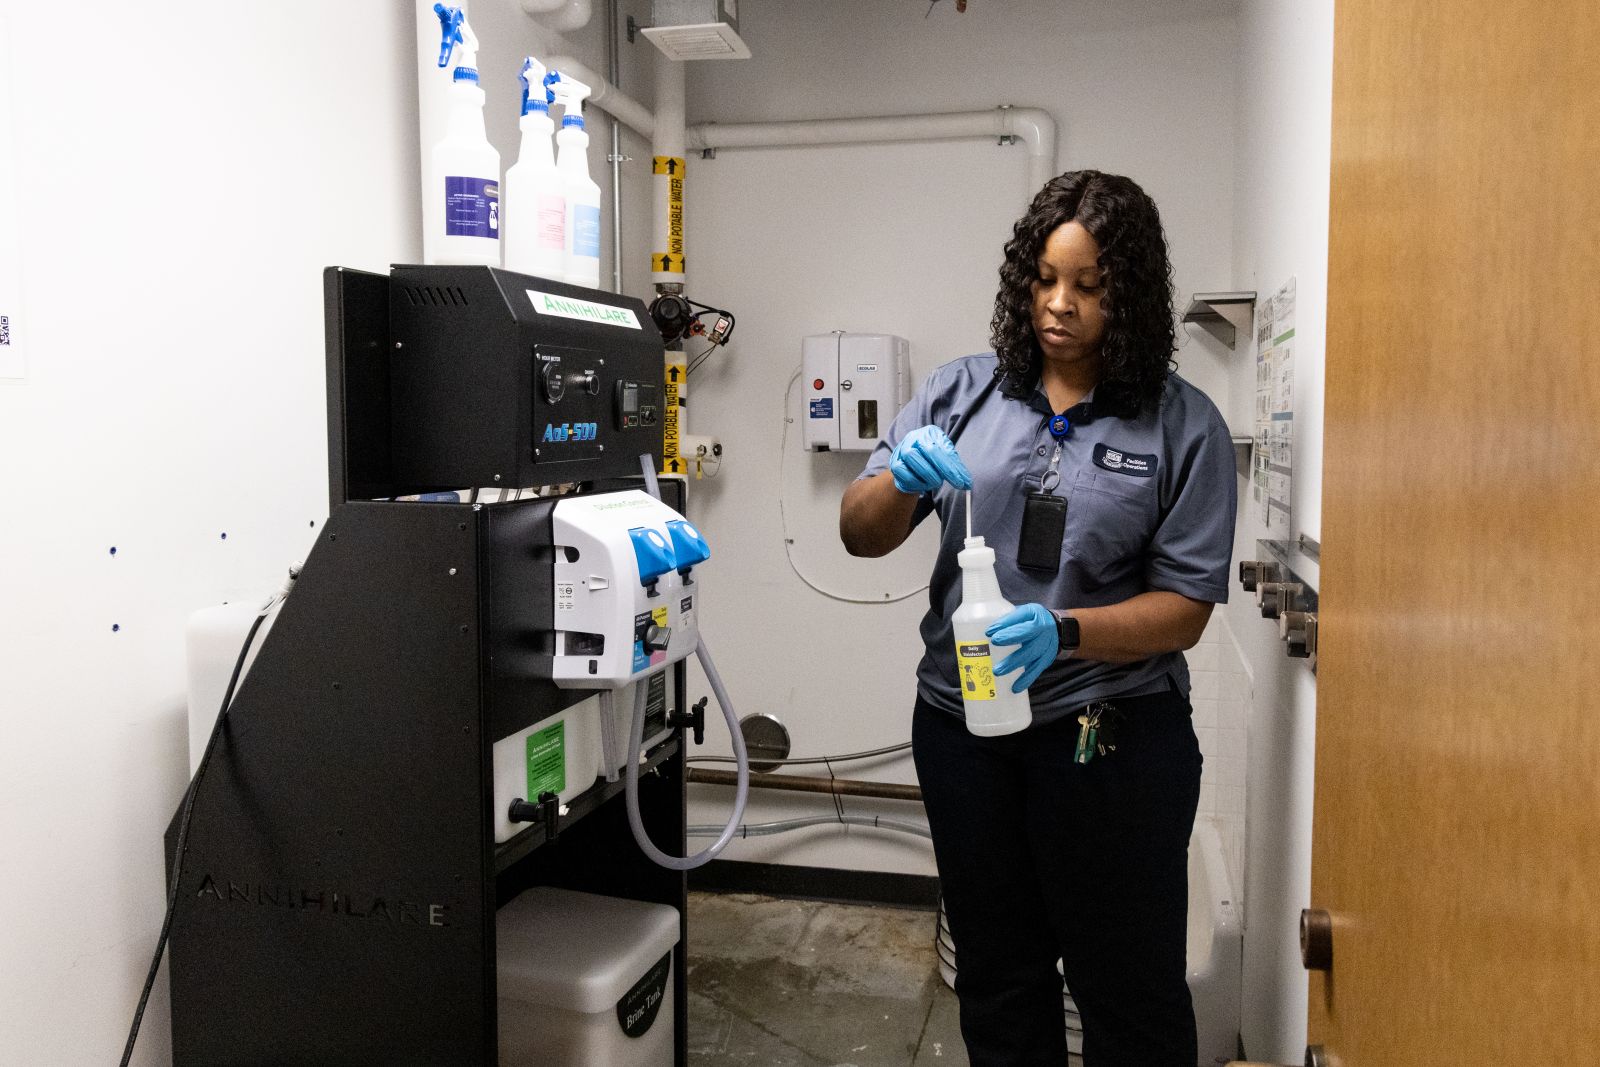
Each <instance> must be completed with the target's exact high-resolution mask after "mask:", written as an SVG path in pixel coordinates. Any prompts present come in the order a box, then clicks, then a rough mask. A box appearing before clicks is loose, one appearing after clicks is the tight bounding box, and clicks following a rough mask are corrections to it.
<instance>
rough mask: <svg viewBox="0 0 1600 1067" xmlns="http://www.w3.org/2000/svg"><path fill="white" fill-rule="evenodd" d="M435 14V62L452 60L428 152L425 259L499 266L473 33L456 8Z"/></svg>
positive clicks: (494, 156)
mask: <svg viewBox="0 0 1600 1067" xmlns="http://www.w3.org/2000/svg"><path fill="white" fill-rule="evenodd" d="M433 11H434V14H436V15H438V16H439V30H440V41H439V66H440V67H449V66H450V64H451V62H452V60H454V63H455V67H454V69H453V70H452V72H451V82H450V90H449V112H448V116H447V118H446V122H445V134H444V137H443V139H441V140H440V141H439V143H438V144H436V145H434V146H433V152H432V155H431V156H430V157H429V168H428V188H427V189H426V190H425V192H424V195H425V196H428V197H439V198H441V200H442V203H443V211H442V212H441V213H439V215H438V216H437V218H438V222H437V223H436V224H435V225H437V229H436V230H435V229H433V227H432V226H430V231H431V232H429V233H427V234H425V235H424V241H423V244H424V258H425V259H426V260H427V261H428V262H430V263H476V264H487V265H489V266H495V267H498V266H499V265H500V153H498V152H496V151H495V150H494V146H493V145H491V144H490V143H489V138H488V135H487V133H485V131H484V126H483V101H484V96H483V90H482V89H481V88H480V87H479V85H478V71H477V67H476V63H477V54H478V37H477V35H476V34H474V33H473V32H472V27H471V26H470V25H469V24H468V23H467V17H466V12H464V11H463V10H462V9H461V8H459V7H446V6H445V5H444V4H442V3H436V4H434V5H433Z"/></svg>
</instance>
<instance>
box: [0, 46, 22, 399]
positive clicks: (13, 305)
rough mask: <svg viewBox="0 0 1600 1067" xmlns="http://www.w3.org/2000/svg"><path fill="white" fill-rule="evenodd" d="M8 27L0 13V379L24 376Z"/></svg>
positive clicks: (14, 131)
mask: <svg viewBox="0 0 1600 1067" xmlns="http://www.w3.org/2000/svg"><path fill="white" fill-rule="evenodd" d="M10 30H11V27H10V26H9V25H7V23H6V20H5V17H4V16H0V380H13V381H22V380H25V379H26V378H27V376H28V363H27V359H26V357H25V356H24V354H23V350H22V341H23V336H24V334H23V315H22V254H21V251H20V250H19V248H18V246H19V245H20V244H21V243H22V234H21V231H20V230H19V229H18V227H17V186H16V174H17V160H18V157H19V156H20V155H21V153H20V152H18V151H17V127H16V123H15V122H14V121H13V118H12V106H11V101H12V95H11V70H12V68H13V64H12V63H11V62H10V57H9V56H8V55H7V54H6V49H7V48H8V47H9V42H10V40H11V32H10Z"/></svg>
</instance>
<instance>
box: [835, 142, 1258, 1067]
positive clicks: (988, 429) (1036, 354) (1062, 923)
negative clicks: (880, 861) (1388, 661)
mask: <svg viewBox="0 0 1600 1067" xmlns="http://www.w3.org/2000/svg"><path fill="white" fill-rule="evenodd" d="M1170 276H1171V268H1170V265H1169V263H1168V259H1167V248H1166V239H1165V237H1164V236H1163V234H1162V231H1161V222H1160V218H1159V216H1158V215H1157V212H1156V207H1155V204H1154V203H1153V202H1152V201H1151V200H1150V198H1149V197H1148V196H1147V195H1145V193H1144V191H1143V190H1141V189H1140V188H1139V187H1138V186H1137V185H1135V184H1134V183H1133V182H1132V181H1130V180H1129V179H1127V178H1123V177H1118V176H1115V175H1109V174H1101V173H1099V172H1096V171H1090V170H1083V171H1073V172H1071V173H1068V174H1063V175H1062V176H1060V177H1059V178H1056V179H1054V180H1053V181H1051V182H1050V183H1049V184H1048V185H1046V186H1045V187H1044V189H1043V190H1042V191H1041V192H1040V193H1039V195H1038V196H1037V197H1035V198H1034V201H1033V203H1032V205H1031V206H1030V207H1029V209H1028V212H1027V214H1026V215H1024V216H1023V217H1022V219H1021V220H1019V221H1018V222H1017V224H1016V226H1015V228H1014V231H1013V234H1012V239H1011V241H1010V242H1009V243H1007V245H1006V247H1005V263H1004V265H1002V267H1001V268H1000V291H999V295H998V296H996V298H995V310H994V319H993V322H992V324H991V325H992V329H993V334H992V338H991V340H992V343H993V344H994V346H995V352H994V353H993V354H992V355H980V356H969V357H966V358H964V359H958V360H955V361H954V362H952V363H948V364H946V365H945V366H943V367H940V368H939V369H938V370H936V371H935V372H934V373H933V374H932V375H931V376H930V377H929V378H928V380H927V381H926V382H924V383H923V385H922V387H921V389H920V390H918V392H917V395H916V396H915V397H914V398H913V399H912V401H911V403H910V404H909V405H907V407H906V408H905V409H904V410H903V411H902V412H901V413H900V414H899V416H898V417H897V418H896V419H895V422H894V425H893V426H892V427H891V428H890V430H889V433H888V436H886V437H885V438H884V440H883V441H882V442H880V443H879V445H878V446H877V449H876V450H875V451H874V452H873V454H872V457H871V459H870V461H869V462H868V463H867V467H866V471H865V472H864V473H863V474H862V476H861V478H860V479H859V480H857V481H856V482H855V483H854V484H853V485H851V486H850V488H849V489H848V490H847V491H846V492H845V495H844V501H843V505H842V508H841V511H840V518H839V528H840V534H841V536H842V537H843V539H844V543H845V546H846V547H847V548H848V549H849V551H850V552H851V553H852V554H854V555H859V556H881V555H883V554H885V553H887V552H889V551H891V550H893V549H894V548H896V547H897V546H899V545H900V544H901V543H902V542H904V541H905V539H906V537H907V536H908V535H909V534H910V533H911V530H912V529H913V528H914V527H915V526H916V525H917V523H919V522H921V521H922V520H923V519H924V518H926V517H927V516H928V515H929V514H930V513H933V512H937V513H938V515H939V519H940V522H941V523H942V524H943V528H944V533H943V539H942V543H941V546H940V552H939V560H938V562H937V563H936V564H935V567H934V571H933V577H932V580H931V585H930V590H929V600H930V608H929V611H928V614H927V616H926V617H925V618H924V619H923V622H922V637H923V641H924V644H925V646H926V651H925V653H924V655H923V658H922V662H921V664H920V665H919V666H918V669H917V701H916V709H915V713H914V720H913V726H912V740H913V744H914V756H915V759H916V766H917V775H918V778H919V779H920V780H921V783H922V790H923V798H924V803H925V804H926V807H927V812H928V822H929V826H930V828H931V830H932V832H933V844H934V854H935V858H936V860H937V862H938V865H939V874H940V879H941V882H942V888H943V893H944V899H945V909H946V913H947V917H948V919H949V922H950V931H951V935H952V937H953V940H954V942H955V945H956V954H957V955H956V959H957V977H956V993H957V995H958V997H959V999H960V1002H961V1030H962V1035H963V1037H964V1038H965V1039H966V1043H967V1049H968V1053H969V1055H970V1057H971V1061H972V1063H973V1064H974V1067H990V1065H1000V1064H1008V1065H1009V1064H1017V1065H1021V1064H1028V1065H1035V1064H1051V1065H1055V1064H1064V1063H1065V1062H1066V1043H1065V1033H1064V1021H1063V1015H1062V1002H1061V979H1060V977H1059V976H1058V975H1057V972H1056V961H1057V960H1058V959H1060V960H1062V962H1063V966H1064V968H1065V972H1066V978H1067V984H1068V986H1069V987H1070V989H1071V992H1072V996H1073V999H1074V1000H1075V1002H1076V1003H1077V1006H1078V1010H1079V1012H1080V1013H1081V1015H1082V1018H1083V1028H1084V1063H1085V1065H1086V1067H1108V1065H1112V1064H1128V1065H1138V1067H1166V1065H1170V1067H1193V1065H1194V1063H1195V1060H1196V1049H1195V1029H1194V1012H1193V1008H1192V1006H1191V1004H1190V1000H1189V990H1188V986H1187V984H1186V981H1185V960H1184V949H1185V926H1186V914H1187V907H1188V890H1187V873H1188V869H1187V849H1188V843H1189V834H1190V831H1191V829H1192V828H1193V824H1194V814H1195V806H1196V803H1197V801H1198V798H1199V791H1200V752H1199V746H1198V745H1197V743H1196V741H1195V734H1194V730H1193V728H1192V727H1191V725H1190V721H1189V714H1190V706H1189V699H1188V691H1189V675H1188V669H1187V667H1186V665H1185V663H1184V658H1183V655H1182V650H1183V649H1186V648H1190V647H1192V646H1193V645H1194V643H1195V642H1196V641H1197V640H1198V639H1199V637H1200V634H1201V631H1202V630H1203V629H1204V628H1205V625H1206V621H1207V619H1208V618H1209V617H1210V615H1211V609H1212V605H1213V604H1218V603H1222V602H1224V601H1226V600H1227V595H1228V591H1227V574H1228V565H1229V559H1230V556H1231V553H1232V547H1233V519H1234V507H1235V486H1234V478H1235V472H1234V460H1233V449H1232V446H1231V443H1230V441H1229V437H1228V431H1227V427H1226V426H1225V425H1224V423H1223V421H1222V417H1221V416H1220V415H1219V414H1218V413H1217V410H1216V407H1215V406H1214V405H1213V404H1212V403H1211V402H1210V401H1209V400H1207V399H1206V397H1205V396H1204V395H1203V394H1202V393H1200V392H1199V391H1198V390H1197V389H1195V388H1194V387H1193V386H1191V385H1189V384H1188V383H1187V382H1185V381H1184V380H1183V379H1181V378H1179V377H1178V376H1177V375H1176V374H1174V373H1173V371H1172V362H1171V359H1172V352H1173V349H1174V323H1173V315H1172V293H1171V282H1170ZM957 446H959V449H960V451H959V453H958V452H957ZM969 487H970V488H971V490H972V493H971V501H972V504H971V506H972V509H973V516H972V519H973V532H974V533H978V534H982V535H983V536H984V537H985V538H986V539H987V542H988V544H989V546H990V547H991V548H993V549H994V550H995V555H996V564H995V569H996V573H997V575H998V577H999V581H1000V588H1001V591H1002V592H1003V593H1004V594H1005V596H1006V599H1008V600H1010V601H1011V602H1012V603H1014V604H1019V605H1021V606H1020V607H1018V608H1017V609H1016V610H1015V611H1014V612H1012V613H1010V614H1009V615H1008V616H1006V617H1005V618H1002V619H1001V620H999V621H998V622H997V623H995V624H994V626H993V627H991V628H990V630H989V635H990V637H991V639H992V641H993V642H994V644H996V645H1017V646H1019V647H1018V648H1017V649H1016V650H1015V651H1014V652H1012V653H1011V654H1010V655H1009V656H1008V657H1007V658H1006V659H1005V660H1004V661H1003V662H1001V663H1000V664H999V665H998V666H997V667H996V674H998V675H1015V676H1016V680H1015V682H1014V683H1012V685H1013V689H1014V690H1016V691H1021V690H1022V689H1028V690H1029V697H1030V703H1031V707H1032V724H1031V725H1030V726H1029V727H1028V728H1027V729H1025V730H1022V731H1021V732H1018V733H1013V734H1009V735H1005V736H1001V737H977V736H974V735H973V734H971V733H970V732H969V731H968V730H967V729H966V728H965V725H964V723H963V721H962V702H961V695H960V690H959V688H958V686H957V680H956V668H955V648H954V639H953V637H952V634H951V625H950V617H951V615H952V613H953V612H954V611H955V609H956V608H957V607H958V606H959V604H960V599H961V583H960V572H959V568H958V567H957V565H956V559H955V557H956V552H957V551H958V550H959V549H960V547H961V543H962V539H963V537H964V534H965V527H966V515H965V514H964V512H963V507H964V506H965V503H964V500H965V498H966V496H967V494H966V493H964V492H962V491H961V490H964V489H967V488H969ZM1030 497H1032V498H1034V499H1030ZM1063 500H1064V501H1065V502H1066V506H1065V521H1064V522H1063V521H1062V516H1061V512H1062V510H1063V509H1062V507H1061V502H1062V501H1063ZM1002 684H1004V683H1002ZM1091 713H1094V714H1095V715H1096V718H1097V720H1098V721H1099V722H1100V724H1101V725H1100V728H1099V730H1098V732H1097V733H1096V734H1094V735H1088V734H1087V730H1088V726H1087V725H1086V724H1084V723H1083V722H1082V721H1081V719H1087V718H1089V717H1090V714H1091ZM1080 717H1081V718H1080ZM1080 732H1082V733H1083V734H1084V735H1085V736H1084V737H1083V741H1084V744H1083V746H1081V749H1082V750H1081V751H1080V744H1079V742H1080Z"/></svg>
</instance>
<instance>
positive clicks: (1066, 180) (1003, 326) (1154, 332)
mask: <svg viewBox="0 0 1600 1067" xmlns="http://www.w3.org/2000/svg"><path fill="white" fill-rule="evenodd" d="M1069 222H1077V223H1078V224H1079V225H1081V226H1082V227H1083V228H1084V229H1085V230H1088V231H1089V234H1090V236H1092V237H1093V238H1094V239H1095V241H1096V242H1098V243H1099V245H1100V260H1099V262H1100V268H1101V269H1102V270H1103V271H1105V276H1106V291H1105V295H1103V296H1102V297H1101V298H1100V299H1101V304H1102V306H1103V307H1104V308H1105V310H1106V334H1105V341H1104V342H1103V344H1102V345H1101V349H1100V359H1101V363H1100V381H1099V383H1098V384H1097V385H1096V387H1095V406H1096V407H1097V408H1104V409H1108V410H1110V411H1111V412H1112V413H1113V414H1116V415H1121V416H1124V417H1127V416H1132V415H1135V414H1137V413H1138V412H1140V411H1141V410H1145V409H1151V410H1153V409H1154V408H1155V407H1156V406H1157V405H1158V403H1159V402H1160V399H1161V394H1162V391H1163V389H1165V387H1166V384H1167V375H1169V374H1170V373H1172V371H1173V363H1172V353H1173V352H1174V351H1175V350H1176V348H1177V337H1176V324H1175V323H1174V321H1173V315H1172V263H1171V261H1170V260H1169V259H1168V256H1167V239H1166V236H1165V235H1164V234H1163V233H1162V231H1161V217H1160V215H1159V214H1158V213H1157V212H1156V205H1155V201H1153V200H1151V199H1150V197H1149V196H1148V195H1147V194H1146V193H1145V191H1144V190H1143V189H1141V188H1139V186H1138V185H1136V184H1135V183H1134V182H1133V181H1132V180H1131V179H1129V178H1124V177H1122V176H1120V175H1116V174H1102V173H1101V172H1099V171H1097V170H1074V171H1068V172H1067V173H1066V174H1063V175H1061V176H1060V177H1058V178H1052V179H1051V180H1050V181H1049V182H1048V183H1046V185H1045V187H1044V188H1043V189H1041V190H1040V191H1039V195H1038V196H1035V197H1034V198H1033V203H1032V204H1030V205H1029V206H1028V212H1027V214H1025V215H1023V216H1022V218H1020V219H1018V220H1017V224H1016V226H1015V227H1013V229H1012V235H1011V240H1010V241H1007V242H1006V258H1005V262H1004V263H1003V264H1001V266H1000V291H999V293H998V294H997V295H996V296H995V298H994V318H993V319H992V320H990V323H989V327H990V335H989V343H990V344H992V345H994V349H995V353H996V354H997V355H998V356H999V357H1000V366H999V368H998V370H997V371H996V375H997V376H998V377H1002V378H1003V379H1004V383H1005V385H1006V387H1007V388H1006V391H1007V392H1008V393H1010V394H1012V395H1025V394H1026V392H1028V391H1031V390H1032V388H1033V386H1034V384H1036V383H1037V382H1038V380H1039V372H1040V368H1041V365H1042V360H1043V354H1042V353H1041V351H1040V349H1039V342H1038V339H1037V338H1035V337H1034V335H1033V291H1032V285H1033V283H1034V282H1035V281H1036V280H1038V277H1039V267H1038V259H1039V253H1040V251H1041V250H1042V249H1043V248H1044V243H1045V239H1046V238H1048V237H1049V236H1050V234H1052V233H1054V232H1055V230H1056V229H1057V227H1060V226H1064V225H1066V224H1067V223H1069Z"/></svg>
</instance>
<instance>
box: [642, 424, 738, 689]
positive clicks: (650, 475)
mask: <svg viewBox="0 0 1600 1067" xmlns="http://www.w3.org/2000/svg"><path fill="white" fill-rule="evenodd" d="M639 470H640V471H642V472H643V473H644V491H645V492H647V493H649V494H650V495H651V496H653V497H655V498H656V499H657V500H660V499H661V483H660V482H658V481H657V480H656V461H655V460H654V459H653V458H652V457H651V455H650V453H648V452H646V453H644V454H643V455H641V456H640V457H639ZM719 699H720V698H719Z"/></svg>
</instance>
